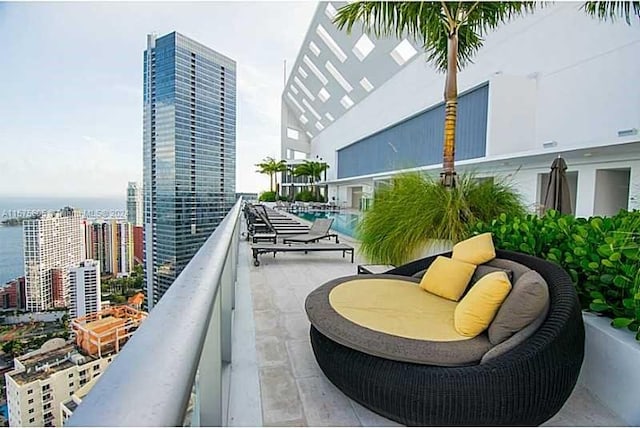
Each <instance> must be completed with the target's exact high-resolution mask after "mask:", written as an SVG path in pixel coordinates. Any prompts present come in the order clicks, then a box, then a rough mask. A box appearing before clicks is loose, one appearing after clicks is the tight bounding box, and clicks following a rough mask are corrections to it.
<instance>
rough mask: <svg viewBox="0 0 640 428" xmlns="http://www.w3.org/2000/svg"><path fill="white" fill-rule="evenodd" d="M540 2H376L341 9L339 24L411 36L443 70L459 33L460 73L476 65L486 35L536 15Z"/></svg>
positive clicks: (382, 32)
mask: <svg viewBox="0 0 640 428" xmlns="http://www.w3.org/2000/svg"><path fill="white" fill-rule="evenodd" d="M535 8H536V3H535V2H482V1H477V2H370V1H361V2H356V3H351V4H348V5H346V6H343V7H342V8H340V9H339V10H338V13H337V15H336V17H335V18H334V23H335V24H336V26H337V27H338V28H339V29H346V31H347V32H351V31H352V29H353V26H354V25H356V23H361V24H362V30H363V31H364V32H366V33H369V34H373V35H375V36H376V37H383V36H395V37H398V38H404V37H411V38H412V39H414V40H415V41H416V42H419V43H421V44H422V46H423V49H424V51H425V53H426V58H427V60H428V61H429V62H431V63H432V64H433V65H435V67H436V68H437V69H438V70H439V71H442V72H444V71H446V69H447V40H448V38H449V35H450V34H452V33H453V32H454V31H455V32H457V34H458V68H459V69H462V68H464V67H465V66H467V65H468V64H470V63H471V62H472V59H473V56H474V55H475V53H476V52H477V51H478V50H479V49H480V48H481V47H482V45H483V43H484V39H483V37H482V36H483V35H484V34H486V33H487V32H488V31H489V30H492V29H494V28H496V27H497V26H498V25H500V24H501V23H504V22H506V21H508V20H509V19H511V18H513V17H516V16H519V15H522V14H525V13H527V12H531V11H533V10H534V9H535Z"/></svg>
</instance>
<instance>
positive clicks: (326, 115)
mask: <svg viewBox="0 0 640 428" xmlns="http://www.w3.org/2000/svg"><path fill="white" fill-rule="evenodd" d="M324 117H326V118H327V119H328V120H329V122H333V121H334V119H333V116H331V113H325V114H324Z"/></svg>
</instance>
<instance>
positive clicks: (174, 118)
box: [143, 32, 236, 309]
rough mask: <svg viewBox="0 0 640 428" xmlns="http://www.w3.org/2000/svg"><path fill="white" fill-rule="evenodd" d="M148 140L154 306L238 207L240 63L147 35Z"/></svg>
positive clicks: (183, 41) (147, 215) (182, 41)
mask: <svg viewBox="0 0 640 428" xmlns="http://www.w3.org/2000/svg"><path fill="white" fill-rule="evenodd" d="M143 140H144V148H143V150H144V153H143V162H144V182H143V193H144V239H145V245H144V248H145V251H144V258H145V261H144V266H145V279H146V282H147V295H148V302H149V309H151V308H152V307H153V305H155V304H156V303H157V302H158V300H159V299H160V298H161V297H162V295H163V294H164V293H165V292H166V290H167V289H168V288H169V286H171V284H172V283H173V281H174V280H175V278H176V277H177V275H178V274H180V272H181V271H182V269H184V267H185V266H186V265H187V263H189V261H190V260H191V258H192V257H193V255H194V254H195V253H196V252H197V251H198V249H199V248H200V247H201V246H202V244H203V243H204V242H205V241H206V240H207V238H208V237H209V236H210V235H211V233H212V232H213V231H214V230H215V228H216V226H217V225H218V224H219V223H220V222H221V221H222V219H223V218H224V216H225V215H226V213H227V212H228V211H229V210H230V209H231V207H232V206H233V203H234V200H235V163H236V162H235V160H236V64H235V61H233V60H231V59H229V58H227V57H225V56H224V55H221V54H219V53H217V52H215V51H213V50H211V49H209V48H207V47H206V46H203V45H202V44H200V43H197V42H195V41H193V40H191V39H189V38H187V37H184V36H182V35H181V34H179V33H176V32H173V33H170V34H167V35H165V36H163V37H160V38H157V39H156V38H155V37H154V36H148V39H147V50H146V51H145V53H144V131H143Z"/></svg>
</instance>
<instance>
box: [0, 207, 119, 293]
mask: <svg viewBox="0 0 640 428" xmlns="http://www.w3.org/2000/svg"><path fill="white" fill-rule="evenodd" d="M66 206H71V207H74V208H78V209H81V210H83V211H84V212H85V215H86V216H87V217H90V218H93V217H124V216H125V206H126V199H125V196H123V197H122V198H121V199H120V198H25V197H2V196H0V220H5V219H7V218H15V217H25V216H29V215H31V214H34V213H36V212H42V211H55V210H59V209H61V208H64V207H66ZM22 275H24V255H23V243H22V226H0V284H4V283H6V282H7V281H10V280H12V279H14V278H16V277H18V276H22Z"/></svg>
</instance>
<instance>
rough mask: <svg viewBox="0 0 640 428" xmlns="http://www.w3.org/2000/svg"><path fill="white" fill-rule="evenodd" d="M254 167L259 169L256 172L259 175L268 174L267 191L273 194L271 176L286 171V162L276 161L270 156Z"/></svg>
mask: <svg viewBox="0 0 640 428" xmlns="http://www.w3.org/2000/svg"><path fill="white" fill-rule="evenodd" d="M256 166H257V167H258V168H259V169H258V170H256V172H259V173H260V174H269V191H271V192H273V176H274V175H275V174H276V173H277V172H282V171H286V169H287V161H284V160H279V161H277V160H275V159H274V158H272V157H271V156H268V157H266V158H264V159H263V160H262V162H260V163H257V164H256ZM276 181H277V179H276Z"/></svg>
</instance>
